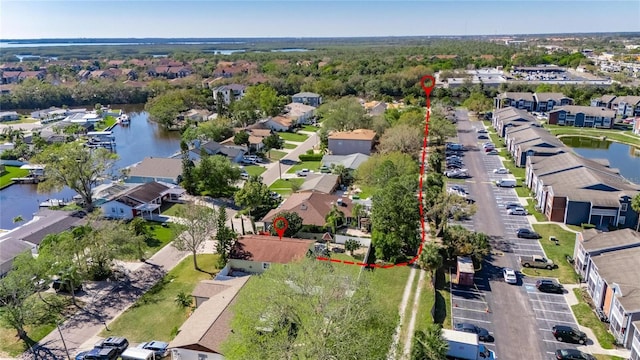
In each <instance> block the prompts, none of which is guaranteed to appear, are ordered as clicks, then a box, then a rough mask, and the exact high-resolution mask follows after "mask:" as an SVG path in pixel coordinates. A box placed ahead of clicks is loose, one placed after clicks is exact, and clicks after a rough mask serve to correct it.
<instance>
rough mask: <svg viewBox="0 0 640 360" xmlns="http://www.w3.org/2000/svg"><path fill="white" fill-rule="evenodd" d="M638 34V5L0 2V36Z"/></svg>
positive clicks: (585, 0)
mask: <svg viewBox="0 0 640 360" xmlns="http://www.w3.org/2000/svg"><path fill="white" fill-rule="evenodd" d="M637 31H640V1H639V0H622V1H615V0H612V1H599V0H569V1H543V0H534V1H531V0H501V1H484V0H474V1H469V0H467V1H460V0H439V1H436V0H414V1H389V0H374V1H364V0H362V1H322V0H321V1H313V0H289V1H269V0H262V1H245V0H235V1H218V0H200V1H155V0H154V1H152V0H146V1H128V0H126V1H125V0H112V1H92V0H82V1H80V0H75V1H69V0H67V1H30V0H0V38H2V39H38V38H46V39H53V38H125V37H127V38H144V37H160V38H184V37H197V38H229V37H358V36H429V35H499V34H532V33H535V34H540V33H567V32H637Z"/></svg>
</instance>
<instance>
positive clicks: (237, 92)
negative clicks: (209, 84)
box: [213, 84, 247, 105]
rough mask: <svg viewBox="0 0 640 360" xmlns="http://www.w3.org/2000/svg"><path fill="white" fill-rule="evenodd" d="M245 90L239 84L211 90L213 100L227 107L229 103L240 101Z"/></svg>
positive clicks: (244, 87)
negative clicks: (221, 102)
mask: <svg viewBox="0 0 640 360" xmlns="http://www.w3.org/2000/svg"><path fill="white" fill-rule="evenodd" d="M246 89H247V87H246V86H244V85H240V84H229V85H222V86H218V87H217V88H214V89H213V99H214V100H215V101H223V102H224V103H225V104H227V105H229V104H230V103H231V101H234V100H240V99H242V97H243V96H244V92H245V90H246Z"/></svg>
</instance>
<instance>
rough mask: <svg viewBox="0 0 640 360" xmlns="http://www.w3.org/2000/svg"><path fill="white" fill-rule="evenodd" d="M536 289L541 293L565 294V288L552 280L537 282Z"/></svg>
mask: <svg viewBox="0 0 640 360" xmlns="http://www.w3.org/2000/svg"><path fill="white" fill-rule="evenodd" d="M536 288H537V289H538V291H541V292H546V293H556V294H564V287H563V286H562V285H560V284H558V283H556V282H553V281H551V280H538V281H536Z"/></svg>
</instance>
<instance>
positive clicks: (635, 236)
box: [582, 229, 640, 252]
mask: <svg viewBox="0 0 640 360" xmlns="http://www.w3.org/2000/svg"><path fill="white" fill-rule="evenodd" d="M582 238H583V239H584V240H583V241H582V247H583V248H584V249H585V251H587V252H591V251H597V250H605V249H612V248H616V247H620V246H625V245H634V244H637V245H640V233H639V232H637V231H635V230H633V229H620V230H616V231H609V232H601V231H598V230H596V229H589V230H585V231H583V232H582Z"/></svg>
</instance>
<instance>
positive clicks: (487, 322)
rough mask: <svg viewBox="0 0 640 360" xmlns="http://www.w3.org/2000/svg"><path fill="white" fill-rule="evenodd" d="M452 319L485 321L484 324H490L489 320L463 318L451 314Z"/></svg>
mask: <svg viewBox="0 0 640 360" xmlns="http://www.w3.org/2000/svg"><path fill="white" fill-rule="evenodd" d="M453 318H454V319H459V320H467V321H478V322H481V323H485V324H491V321H486V320H478V319H469V318H463V317H460V316H453Z"/></svg>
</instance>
